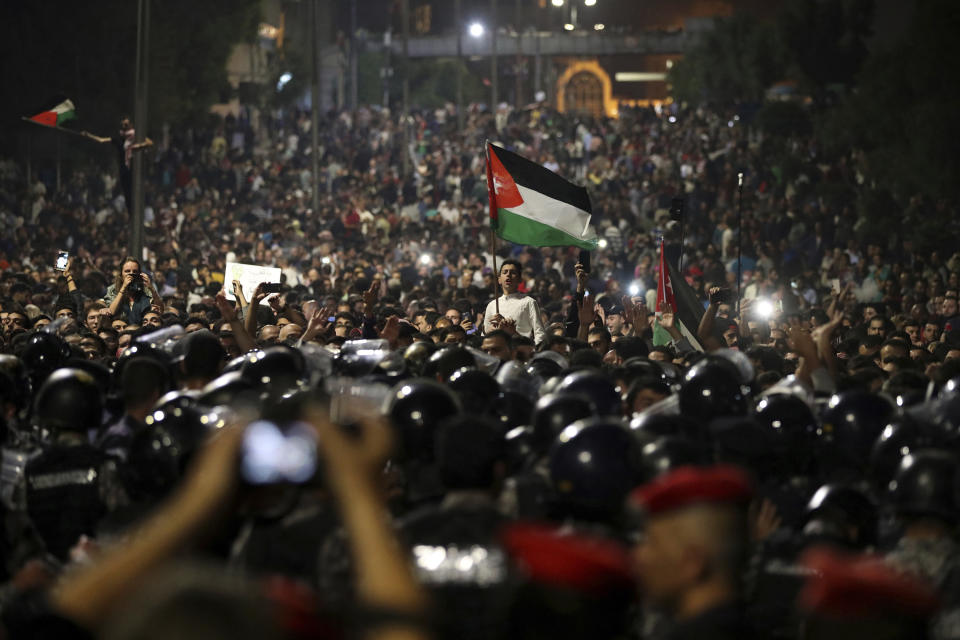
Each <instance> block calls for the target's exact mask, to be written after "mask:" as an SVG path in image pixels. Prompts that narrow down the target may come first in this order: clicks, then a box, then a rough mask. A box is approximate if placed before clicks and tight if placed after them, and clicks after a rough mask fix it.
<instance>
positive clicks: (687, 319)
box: [664, 260, 703, 351]
mask: <svg viewBox="0 0 960 640" xmlns="http://www.w3.org/2000/svg"><path fill="white" fill-rule="evenodd" d="M664 262H665V263H666V264H667V269H669V270H670V284H671V286H672V287H673V299H674V301H675V302H676V303H677V314H676V317H677V319H678V320H680V322H682V323H683V325H684V326H685V327H686V328H687V330H688V331H689V332H690V334H691V335H690V336H689V337H688V339H689V338H693V339H691V340H690V343H691V344H692V345H693V347H694V348H695V349H697V350H698V351H703V347H701V346H700V343H699V341H697V340H696V337H695V336H696V335H697V328H698V327H699V326H700V319H701V318H702V317H703V304H702V303H701V302H700V298H699V297H698V296H697V293H696V292H695V291H694V290H693V287H691V286H690V285H688V284H687V281H686V279H684V277H683V274H682V273H680V272H679V271H678V270H677V269H676V267H674V266H673V265H672V264H670V261H669V260H664Z"/></svg>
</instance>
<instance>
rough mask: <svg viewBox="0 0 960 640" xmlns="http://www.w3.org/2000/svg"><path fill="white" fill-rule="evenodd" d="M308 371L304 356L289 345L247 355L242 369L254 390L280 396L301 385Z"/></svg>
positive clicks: (280, 345) (279, 345)
mask: <svg viewBox="0 0 960 640" xmlns="http://www.w3.org/2000/svg"><path fill="white" fill-rule="evenodd" d="M306 369H307V363H306V360H304V357H303V354H302V353H300V352H299V351H297V350H296V349H294V348H293V347H288V346H287V345H282V344H278V345H274V346H271V347H267V348H266V349H263V350H260V351H254V352H252V353H248V354H247V359H246V361H245V362H244V364H243V368H241V369H240V372H241V374H242V375H243V378H244V380H246V381H247V382H249V383H250V384H251V385H253V386H254V388H257V389H261V390H264V391H267V392H269V393H272V394H280V393H283V392H285V391H288V390H290V389H293V388H295V387H297V386H298V385H299V383H300V382H301V381H302V380H303V378H304V374H305V372H306Z"/></svg>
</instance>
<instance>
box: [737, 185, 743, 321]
mask: <svg viewBox="0 0 960 640" xmlns="http://www.w3.org/2000/svg"><path fill="white" fill-rule="evenodd" d="M737 193H738V198H737V317H738V318H739V317H740V287H741V286H742V284H743V256H742V253H743V172H742V171H741V172H740V173H738V174H737Z"/></svg>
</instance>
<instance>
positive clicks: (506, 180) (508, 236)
mask: <svg viewBox="0 0 960 640" xmlns="http://www.w3.org/2000/svg"><path fill="white" fill-rule="evenodd" d="M487 193H488V194H489V196H490V224H491V226H492V227H493V228H494V230H495V231H496V232H497V235H498V236H500V237H501V238H503V239H504V240H507V241H509V242H513V243H516V244H523V245H528V246H533V247H571V246H573V247H580V248H581V249H587V250H592V249H596V248H597V234H596V232H595V231H594V230H593V227H591V226H590V217H591V207H590V197H589V196H588V195H587V190H586V189H584V188H583V187H578V186H577V185H575V184H572V183H570V182H567V181H566V180H564V179H563V178H561V177H560V176H558V175H557V174H555V173H554V172H552V171H550V170H549V169H546V168H545V167H542V166H540V165H538V164H536V163H535V162H531V161H530V160H527V159H526V158H524V157H522V156H518V155H517V154H515V153H511V152H509V151H507V150H506V149H503V148H501V147H497V146H495V145H492V144H490V143H487Z"/></svg>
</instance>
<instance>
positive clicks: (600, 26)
mask: <svg viewBox="0 0 960 640" xmlns="http://www.w3.org/2000/svg"><path fill="white" fill-rule="evenodd" d="M606 28H607V26H606V25H605V24H603V23H602V22H598V23H597V24H595V25H593V30H594V31H603V30H604V29H606Z"/></svg>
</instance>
